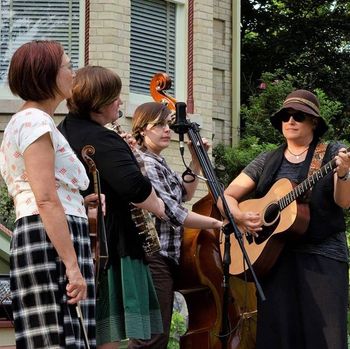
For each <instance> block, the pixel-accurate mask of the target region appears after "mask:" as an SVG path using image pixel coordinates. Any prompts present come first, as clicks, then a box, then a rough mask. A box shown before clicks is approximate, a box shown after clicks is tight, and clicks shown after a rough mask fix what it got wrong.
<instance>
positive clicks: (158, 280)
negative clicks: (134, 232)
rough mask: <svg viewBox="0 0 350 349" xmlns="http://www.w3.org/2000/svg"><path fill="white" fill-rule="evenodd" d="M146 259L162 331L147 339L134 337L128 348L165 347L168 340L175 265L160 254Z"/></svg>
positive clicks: (160, 348) (164, 348) (162, 348)
mask: <svg viewBox="0 0 350 349" xmlns="http://www.w3.org/2000/svg"><path fill="white" fill-rule="evenodd" d="M147 261H148V263H149V267H150V270H151V273H152V279H153V283H154V287H155V289H156V292H157V296H158V301H159V305H160V310H161V314H162V320H163V329H164V333H162V334H157V335H152V338H151V339H150V340H147V341H145V340H136V339H133V340H130V341H129V345H128V349H139V348H152V349H166V348H167V345H168V341H169V334H170V325H171V316H172V312H173V302H174V279H175V274H176V271H177V267H176V265H175V264H174V263H173V262H172V261H171V260H169V259H168V258H165V257H163V256H161V255H160V254H154V255H152V256H150V257H147Z"/></svg>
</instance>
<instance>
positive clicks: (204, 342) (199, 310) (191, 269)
mask: <svg viewBox="0 0 350 349" xmlns="http://www.w3.org/2000/svg"><path fill="white" fill-rule="evenodd" d="M170 87H171V80H170V78H169V77H168V75H167V74H165V73H157V74H155V75H154V77H153V79H152V80H151V83H150V93H151V95H152V97H153V99H154V100H155V101H156V102H160V103H163V104H165V105H167V107H168V108H169V109H171V110H173V111H175V110H176V100H175V99H174V98H173V97H171V96H168V95H167V94H166V93H165V92H164V91H166V90H167V89H169V88H170ZM188 136H189V138H190V140H191V141H192V143H193V145H194V150H195V152H196V155H197V157H198V159H199V162H200V164H201V167H202V172H203V173H204V174H205V175H206V177H208V176H207V172H208V171H209V172H210V171H212V167H211V166H208V164H209V163H210V160H209V158H208V155H207V153H206V151H205V150H204V147H203V143H202V140H201V138H198V137H196V135H195V133H194V132H191V131H189V132H188ZM209 175H214V174H211V173H209ZM207 184H208V187H209V194H208V195H206V196H205V197H204V198H202V199H200V200H199V201H198V202H196V203H195V204H194V205H193V207H192V209H193V211H194V212H197V213H199V214H202V215H206V216H212V217H215V218H217V219H221V215H220V213H219V211H218V209H217V207H216V205H215V202H216V200H217V199H218V193H217V192H216V190H215V188H214V187H213V186H212V185H211V181H210V180H208V181H207ZM219 244H220V232H219V231H215V230H198V229H189V228H186V229H185V231H184V234H183V241H182V245H181V257H180V272H179V275H181V278H179V279H178V280H177V281H176V289H177V290H178V291H179V292H180V293H181V294H182V295H183V297H184V298H185V301H186V305H187V309H188V329H187V332H186V333H185V334H184V335H183V336H181V337H180V348H181V349H194V348H201V349H202V348H203V349H226V348H229V349H253V348H255V332H256V296H255V287H254V284H252V283H247V282H244V281H242V280H240V279H238V278H235V277H232V276H231V277H230V280H229V294H228V295H227V294H226V295H224V289H223V287H222V283H223V265H222V258H221V253H220V245H219ZM225 296H228V297H225ZM224 302H226V303H225V305H226V306H225V307H224V306H223V305H224ZM224 325H225V326H224ZM226 325H227V326H226ZM223 328H225V331H224V332H223Z"/></svg>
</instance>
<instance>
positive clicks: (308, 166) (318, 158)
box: [298, 140, 327, 203]
mask: <svg viewBox="0 0 350 349" xmlns="http://www.w3.org/2000/svg"><path fill="white" fill-rule="evenodd" d="M326 148H327V145H326V144H325V143H322V142H318V140H315V141H313V142H312V143H311V144H310V147H309V150H308V152H307V155H306V159H305V161H304V163H303V165H302V167H301V169H300V171H299V175H298V183H301V182H302V181H303V180H305V179H306V178H307V177H309V176H311V175H312V174H313V173H314V172H315V171H317V170H318V169H320V167H321V165H322V160H323V158H324V155H325V152H326ZM311 192H312V188H311V189H310V190H308V191H307V192H305V194H304V195H303V196H302V197H301V198H300V199H299V200H300V201H301V202H304V203H307V202H310V200H311Z"/></svg>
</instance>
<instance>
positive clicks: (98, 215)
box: [81, 145, 108, 294]
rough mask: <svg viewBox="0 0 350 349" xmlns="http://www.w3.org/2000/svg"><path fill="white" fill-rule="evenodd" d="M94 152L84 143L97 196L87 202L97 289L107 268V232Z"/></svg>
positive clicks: (85, 156)
mask: <svg viewBox="0 0 350 349" xmlns="http://www.w3.org/2000/svg"><path fill="white" fill-rule="evenodd" d="M94 154H95V148H94V147H93V146H92V145H86V146H84V148H83V149H82V151H81V156H82V158H83V159H84V161H85V163H86V164H87V166H88V168H89V173H91V175H92V178H93V186H94V193H95V194H97V196H98V201H97V203H89V204H88V208H87V210H88V221H89V233H90V242H91V252H92V257H93V260H94V268H95V287H96V294H97V291H98V285H99V279H100V273H101V271H104V270H106V269H107V264H108V245H107V234H106V228H105V223H104V217H103V210H102V200H101V183H100V176H99V172H98V169H97V167H96V164H95V162H94V160H92V158H91V156H93V155H94Z"/></svg>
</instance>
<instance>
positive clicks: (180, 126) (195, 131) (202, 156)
mask: <svg viewBox="0 0 350 349" xmlns="http://www.w3.org/2000/svg"><path fill="white" fill-rule="evenodd" d="M171 128H172V129H173V130H174V132H176V133H179V134H180V133H182V135H183V134H184V133H187V134H188V137H189V139H190V140H191V142H192V145H193V149H194V151H195V153H196V156H197V158H198V160H199V163H200V165H201V168H202V171H203V174H204V176H205V178H206V179H207V183H208V186H209V188H210V191H211V193H212V195H213V197H214V200H215V202H217V201H218V199H219V198H220V199H221V201H222V204H223V208H224V213H225V216H226V218H227V220H228V222H229V223H228V224H226V225H225V226H224V227H223V233H224V235H225V243H224V255H223V284H222V285H223V306H222V328H221V333H220V339H221V342H222V345H223V348H225V347H226V345H227V341H228V337H229V335H230V330H229V320H228V316H227V313H228V300H229V294H230V287H229V277H230V273H229V266H230V264H231V254H230V252H231V251H230V246H231V242H230V235H231V234H234V236H235V238H236V239H237V241H238V244H239V247H240V249H241V251H242V255H243V258H244V261H245V263H247V266H248V268H249V271H250V273H251V276H252V279H253V281H254V283H255V286H256V289H257V291H258V293H259V296H260V299H261V300H262V301H265V299H266V298H265V295H264V292H263V290H262V288H261V285H260V283H259V281H258V278H257V276H256V274H255V271H254V269H253V266H252V264H251V262H250V259H249V256H248V254H247V251H246V249H245V247H244V244H243V240H242V233H241V232H240V231H239V229H238V227H237V224H236V223H235V220H234V217H233V215H232V213H231V211H230V209H229V206H228V203H227V201H226V199H225V196H224V191H223V188H222V186H221V185H220V183H219V181H218V179H217V177H216V174H215V171H214V169H213V165H212V164H211V161H210V159H209V156H208V153H207V152H206V150H205V147H204V144H203V141H202V137H201V135H200V132H199V125H198V124H197V123H193V122H189V121H188V119H186V104H185V103H183V102H177V103H176V122H175V124H173V125H172V126H171ZM182 137H183V136H182ZM180 139H181V137H180Z"/></svg>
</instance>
